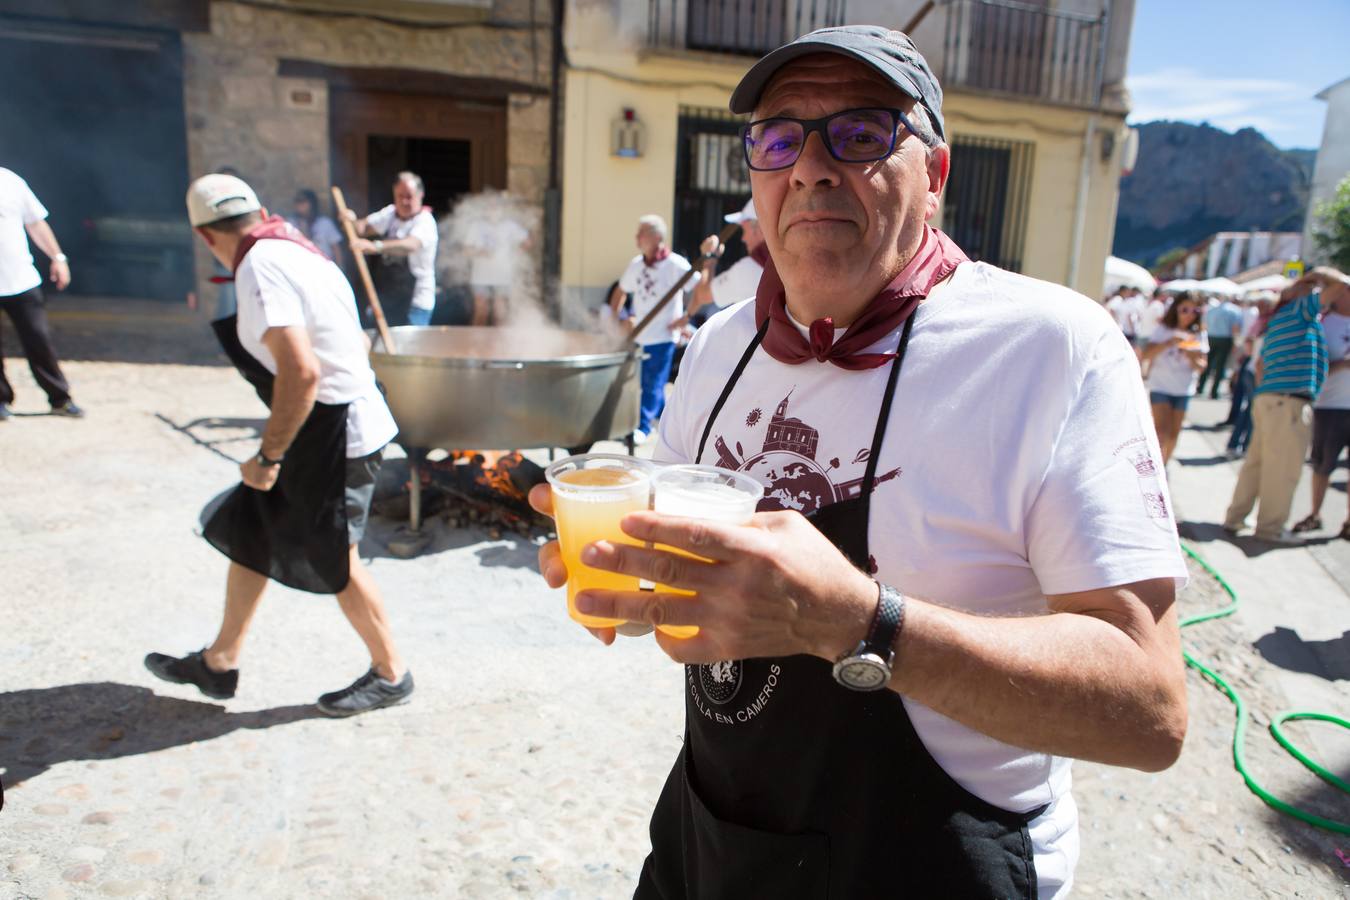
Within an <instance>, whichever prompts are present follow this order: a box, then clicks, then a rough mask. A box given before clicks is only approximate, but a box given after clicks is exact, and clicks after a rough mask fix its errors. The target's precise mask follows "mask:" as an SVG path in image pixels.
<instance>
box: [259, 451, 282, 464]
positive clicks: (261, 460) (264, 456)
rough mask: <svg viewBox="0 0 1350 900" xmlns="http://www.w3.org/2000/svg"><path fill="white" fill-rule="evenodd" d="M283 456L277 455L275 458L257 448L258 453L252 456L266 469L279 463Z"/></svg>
mask: <svg viewBox="0 0 1350 900" xmlns="http://www.w3.org/2000/svg"><path fill="white" fill-rule="evenodd" d="M284 458H285V457H277V458H276V459H272V458H271V457H269V456H268V455H267V454H265V453H263V452H262V451H261V450H259V451H258V455H257V456H256V457H254V459H256V460H257V461H258V465H260V466H263V467H265V468H268V469H270V468H272V467H273V466H279V465H281V461H282V459H284Z"/></svg>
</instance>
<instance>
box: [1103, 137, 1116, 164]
mask: <svg viewBox="0 0 1350 900" xmlns="http://www.w3.org/2000/svg"><path fill="white" fill-rule="evenodd" d="M1115 152H1116V133H1115V132H1114V131H1103V132H1102V162H1104V163H1109V162H1110V161H1111V155H1112V154H1113V153H1115Z"/></svg>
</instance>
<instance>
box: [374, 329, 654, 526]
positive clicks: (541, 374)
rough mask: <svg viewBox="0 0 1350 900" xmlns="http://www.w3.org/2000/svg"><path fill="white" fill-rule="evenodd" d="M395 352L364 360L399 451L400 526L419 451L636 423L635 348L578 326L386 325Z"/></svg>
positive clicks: (532, 442)
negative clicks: (394, 427) (404, 484)
mask: <svg viewBox="0 0 1350 900" xmlns="http://www.w3.org/2000/svg"><path fill="white" fill-rule="evenodd" d="M391 331H392V336H393V340H394V346H395V347H396V348H398V353H396V354H391V353H387V352H384V350H383V345H382V344H380V343H379V339H378V338H377V337H376V336H375V335H374V334H373V333H372V334H371V340H372V341H373V342H374V343H375V347H376V348H377V349H376V350H375V351H374V352H372V353H371V355H370V363H371V366H372V367H373V368H374V369H375V375H376V377H378V378H379V379H380V382H381V383H382V384H383V385H384V388H385V391H386V398H387V400H388V402H389V409H390V410H391V411H392V412H393V414H394V421H395V422H397V423H398V427H399V436H398V442H399V443H400V444H402V445H403V449H404V450H406V451H407V452H408V465H409V468H410V470H411V471H410V478H409V480H408V487H409V499H410V500H411V503H410V505H409V509H408V524H409V526H410V527H411V528H412V530H413V531H414V532H416V531H418V530H419V529H420V528H421V524H422V496H421V486H422V478H421V466H422V463H423V462H424V461H425V460H426V455H427V451H428V450H434V449H437V448H440V449H443V450H517V449H527V448H534V447H549V448H553V447H565V448H569V449H572V450H574V451H584V449H585V448H587V447H589V446H590V445H591V444H593V443H595V442H596V441H603V440H608V439H610V438H624V439H625V440H626V441H627V443H628V449H629V452H630V453H631V452H632V449H633V444H632V433H633V429H635V428H637V423H638V398H639V392H638V389H639V380H638V374H639V372H640V370H641V366H640V356H641V350H640V348H637V347H629V348H624V347H616V346H615V343H616V342H615V341H614V339H613V338H606V337H604V336H602V335H596V334H588V333H585V332H580V331H542V330H523V329H512V328H476V327H455V328H427V327H421V326H417V325H404V326H400V327H398V328H394V329H391Z"/></svg>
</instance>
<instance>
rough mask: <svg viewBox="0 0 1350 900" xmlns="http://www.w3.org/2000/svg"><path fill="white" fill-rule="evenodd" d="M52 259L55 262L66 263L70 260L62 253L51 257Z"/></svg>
mask: <svg viewBox="0 0 1350 900" xmlns="http://www.w3.org/2000/svg"><path fill="white" fill-rule="evenodd" d="M52 259H54V260H56V261H57V262H66V261H67V260H69V259H70V257H69V256H66V255H65V254H64V253H58V254H56V255H55V256H53V257H52Z"/></svg>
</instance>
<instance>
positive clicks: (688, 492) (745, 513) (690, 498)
mask: <svg viewBox="0 0 1350 900" xmlns="http://www.w3.org/2000/svg"><path fill="white" fill-rule="evenodd" d="M763 496H764V485H762V484H760V483H759V482H758V481H756V480H755V479H753V478H751V477H750V476H749V475H745V474H743V473H741V472H733V471H731V470H730V469H719V468H717V467H715V466H694V465H687V466H665V467H663V468H658V469H657V470H656V471H655V472H654V473H653V474H652V509H654V510H655V511H656V512H658V513H663V514H665V515H668V516H683V517H685V518H689V519H705V520H707V521H710V522H721V523H722V524H724V525H748V524H749V523H750V519H751V517H752V516H754V514H755V507H757V506H758V505H759V501H760V499H761V498H762V497H763ZM656 547H657V549H658V550H665V551H668V552H670V553H675V554H678V555H680V556H688V557H691V558H693V559H701V558H702V557H699V556H696V555H694V554H692V553H687V552H685V551H684V550H681V549H679V548H678V547H667V546H666V545H665V544H657V545H656ZM656 589H657V590H658V591H661V592H662V593H668V594H683V595H684V596H689V597H692V596H693V594H694V592H693V591H684V590H679V589H677V588H673V587H670V586H669V585H664V584H658V585H657V586H656ZM656 627H657V630H659V631H662V632H664V633H665V634H668V635H670V636H671V637H677V638H690V637H693V636H694V635H696V634H698V626H697V625H658V626H656Z"/></svg>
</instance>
